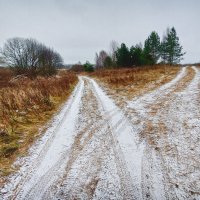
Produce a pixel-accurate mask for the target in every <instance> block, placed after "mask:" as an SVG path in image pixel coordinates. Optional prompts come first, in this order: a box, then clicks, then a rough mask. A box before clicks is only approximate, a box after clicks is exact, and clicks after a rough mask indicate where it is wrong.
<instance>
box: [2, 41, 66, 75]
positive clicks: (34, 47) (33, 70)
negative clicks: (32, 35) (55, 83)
mask: <svg viewBox="0 0 200 200" xmlns="http://www.w3.org/2000/svg"><path fill="white" fill-rule="evenodd" d="M1 55H2V56H3V58H4V60H5V61H6V62H7V63H8V64H9V66H10V67H11V68H12V69H13V71H14V72H15V74H25V75H26V76H29V77H36V76H37V75H42V76H51V75H53V74H55V73H56V70H57V68H58V67H61V66H62V65H63V59H62V57H61V56H60V54H59V53H57V52H56V51H54V50H53V49H51V48H49V47H47V46H45V45H44V44H42V43H40V42H38V41H37V40H35V39H25V38H12V39H9V40H7V41H6V43H5V44H4V47H3V48H2V50H1Z"/></svg>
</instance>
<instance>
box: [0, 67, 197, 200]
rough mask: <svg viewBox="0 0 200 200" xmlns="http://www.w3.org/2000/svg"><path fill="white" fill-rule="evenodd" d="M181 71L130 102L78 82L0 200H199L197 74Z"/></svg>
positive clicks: (90, 82)
mask: <svg viewBox="0 0 200 200" xmlns="http://www.w3.org/2000/svg"><path fill="white" fill-rule="evenodd" d="M189 69H190V68H189V67H188V68H182V69H181V70H180V72H179V74H178V75H177V77H176V78H175V79H173V80H172V81H171V82H169V83H167V84H165V85H163V86H161V87H160V88H158V89H156V90H154V91H152V92H149V93H147V94H145V95H143V96H140V97H138V98H134V99H133V100H131V101H126V99H125V98H120V99H118V98H117V97H116V96H112V97H109V96H108V95H107V94H106V92H105V91H107V90H108V89H106V90H103V89H102V88H101V87H100V86H99V85H98V84H97V82H96V81H94V80H93V79H91V78H88V77H81V78H80V81H79V84H78V85H77V87H76V89H75V91H74V93H73V94H72V96H71V98H70V99H69V100H68V102H67V103H66V104H65V105H64V107H63V109H62V110H61V112H60V113H59V114H58V115H57V116H55V117H54V119H53V122H52V125H51V126H50V128H49V129H48V130H47V131H46V133H45V134H44V136H43V137H41V138H40V139H39V140H38V141H37V142H36V144H35V145H34V146H33V147H32V148H31V149H30V156H28V157H25V158H21V159H19V160H18V163H21V165H22V167H21V168H20V170H19V172H17V173H16V174H14V175H12V176H10V177H9V179H8V183H7V184H6V185H5V186H4V187H3V188H1V190H0V199H5V200H7V199H27V200H29V199H30V200H31V199H35V200H40V199H158V200H162V199H200V135H199V133H200V126H199V124H200V112H199V111H200V110H199V109H200V108H199V106H200V91H199V89H200V71H199V69H197V68H195V67H193V68H192V69H190V70H189ZM191 70H192V71H193V73H194V76H193V75H191V74H189V72H190V71H191ZM188 77H189V78H188ZM118 101H124V102H125V103H124V102H122V103H121V104H120V105H122V106H121V107H118V106H116V105H119V104H118Z"/></svg>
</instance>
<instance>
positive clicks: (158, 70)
mask: <svg viewBox="0 0 200 200" xmlns="http://www.w3.org/2000/svg"><path fill="white" fill-rule="evenodd" d="M179 70H180V67H178V66H165V65H160V66H145V67H135V68H126V69H110V70H99V71H96V72H94V73H92V74H91V76H93V77H95V78H97V79H98V80H100V81H102V82H103V83H104V84H105V86H106V87H107V88H109V89H111V90H112V91H110V92H111V93H112V92H114V94H115V95H116V94H119V95H120V96H125V97H127V98H133V97H135V96H138V95H142V94H143V93H145V92H147V91H149V90H153V89H156V88H157V87H159V86H160V85H162V84H164V83H167V82H169V81H170V80H171V79H173V78H174V77H175V76H176V74H177V72H178V71H179ZM111 95H112V94H111Z"/></svg>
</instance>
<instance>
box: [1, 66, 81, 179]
mask: <svg viewBox="0 0 200 200" xmlns="http://www.w3.org/2000/svg"><path fill="white" fill-rule="evenodd" d="M77 81H78V79H77V76H76V75H75V74H74V73H72V72H68V71H60V72H59V73H58V75H56V76H53V77H49V78H43V77H38V78H37V79H34V80H31V79H29V78H27V77H23V76H18V77H14V76H13V74H12V72H11V71H10V70H9V69H0V175H1V176H3V175H7V174H9V173H10V172H12V171H13V170H15V169H12V167H11V165H12V163H13V162H14V160H15V159H16V157H17V156H19V155H25V154H26V152H27V149H28V147H29V146H30V145H31V144H32V143H33V141H34V140H35V139H36V138H37V136H38V135H39V133H40V132H39V129H40V128H42V127H43V126H44V125H45V124H46V122H47V121H48V120H49V119H50V118H51V117H52V115H53V114H54V113H55V112H56V111H57V110H58V109H59V107H60V106H61V104H62V103H63V102H64V101H65V100H66V99H67V97H68V96H69V94H70V93H71V91H72V90H73V88H74V86H75V84H76V83H77Z"/></svg>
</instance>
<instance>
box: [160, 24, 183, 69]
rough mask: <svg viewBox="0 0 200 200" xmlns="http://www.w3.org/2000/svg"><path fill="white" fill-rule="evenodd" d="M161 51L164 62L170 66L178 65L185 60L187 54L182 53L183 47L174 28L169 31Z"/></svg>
mask: <svg viewBox="0 0 200 200" xmlns="http://www.w3.org/2000/svg"><path fill="white" fill-rule="evenodd" d="M161 49H162V59H163V61H164V62H165V61H167V63H168V64H170V65H172V64H177V63H179V62H180V61H181V60H182V59H183V58H182V57H183V55H184V54H185V53H183V52H182V51H183V47H182V46H181V45H180V43H179V38H178V36H177V34H176V30H175V28H174V27H173V28H172V29H171V30H169V31H167V35H166V37H164V40H163V42H162V47H161Z"/></svg>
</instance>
